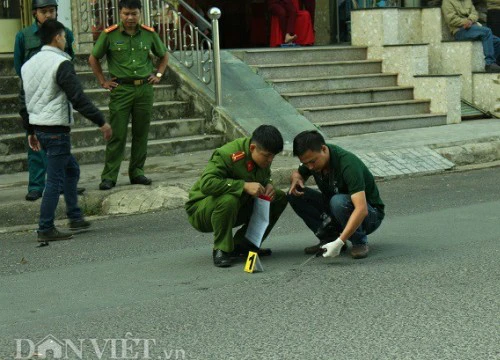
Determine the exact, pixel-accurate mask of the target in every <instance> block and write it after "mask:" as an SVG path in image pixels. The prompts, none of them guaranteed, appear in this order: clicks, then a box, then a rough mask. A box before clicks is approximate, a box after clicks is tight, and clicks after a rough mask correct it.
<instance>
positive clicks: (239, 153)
mask: <svg viewBox="0 0 500 360" xmlns="http://www.w3.org/2000/svg"><path fill="white" fill-rule="evenodd" d="M244 158H245V152H244V151H237V152H235V153H232V154H231V160H232V161H233V162H236V161H239V160H241V159H244Z"/></svg>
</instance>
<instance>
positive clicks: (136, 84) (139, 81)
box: [115, 78, 148, 86]
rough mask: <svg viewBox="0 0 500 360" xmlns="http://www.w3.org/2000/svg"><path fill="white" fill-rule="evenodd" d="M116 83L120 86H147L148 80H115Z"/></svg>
mask: <svg viewBox="0 0 500 360" xmlns="http://www.w3.org/2000/svg"><path fill="white" fill-rule="evenodd" d="M115 82H117V83H118V84H125V85H135V86H139V85H142V84H147V83H148V78H144V79H115Z"/></svg>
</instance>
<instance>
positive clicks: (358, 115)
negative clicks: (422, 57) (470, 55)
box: [298, 100, 430, 123]
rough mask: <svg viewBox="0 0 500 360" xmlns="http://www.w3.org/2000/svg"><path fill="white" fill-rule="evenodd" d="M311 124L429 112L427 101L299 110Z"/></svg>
mask: <svg viewBox="0 0 500 360" xmlns="http://www.w3.org/2000/svg"><path fill="white" fill-rule="evenodd" d="M298 110H299V111H300V112H302V113H303V114H304V116H305V117H306V118H308V119H309V120H310V121H311V122H313V123H324V122H331V121H342V120H356V119H367V118H379V117H391V116H401V115H414V114H425V113H429V112H430V101H428V100H405V101H391V102H385V103H368V104H354V105H339V106H323V107H308V108H299V109H298Z"/></svg>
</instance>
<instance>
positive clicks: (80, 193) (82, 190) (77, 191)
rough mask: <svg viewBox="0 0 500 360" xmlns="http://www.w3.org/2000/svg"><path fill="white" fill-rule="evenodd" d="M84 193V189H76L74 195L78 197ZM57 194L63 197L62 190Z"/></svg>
mask: <svg viewBox="0 0 500 360" xmlns="http://www.w3.org/2000/svg"><path fill="white" fill-rule="evenodd" d="M84 192H85V188H76V193H77V194H78V195H83V193H84ZM59 194H61V195H63V194H64V190H61V192H60V193H59Z"/></svg>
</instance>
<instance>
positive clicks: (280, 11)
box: [267, 0, 297, 44]
mask: <svg viewBox="0 0 500 360" xmlns="http://www.w3.org/2000/svg"><path fill="white" fill-rule="evenodd" d="M267 8H268V10H269V12H270V13H271V15H274V16H276V17H278V18H279V22H280V27H281V33H282V34H285V37H284V39H283V43H284V44H290V43H292V42H294V40H295V39H297V35H296V34H295V20H296V19H297V9H295V5H294V4H293V2H292V0H267Z"/></svg>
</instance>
